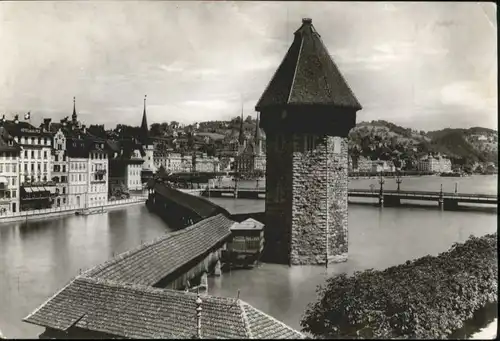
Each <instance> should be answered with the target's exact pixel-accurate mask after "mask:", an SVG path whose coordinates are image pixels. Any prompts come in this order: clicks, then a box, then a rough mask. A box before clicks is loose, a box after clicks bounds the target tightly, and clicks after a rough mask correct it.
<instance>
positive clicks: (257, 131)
mask: <svg viewBox="0 0 500 341" xmlns="http://www.w3.org/2000/svg"><path fill="white" fill-rule="evenodd" d="M259 140H260V126H259V113H257V121H256V122H255V142H257V141H259Z"/></svg>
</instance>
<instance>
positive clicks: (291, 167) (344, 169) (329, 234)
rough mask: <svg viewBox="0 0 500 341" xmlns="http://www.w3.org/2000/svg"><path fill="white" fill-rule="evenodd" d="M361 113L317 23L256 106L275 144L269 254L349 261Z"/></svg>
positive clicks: (291, 260)
mask: <svg viewBox="0 0 500 341" xmlns="http://www.w3.org/2000/svg"><path fill="white" fill-rule="evenodd" d="M358 110H361V105H360V103H359V102H358V100H357V99H356V97H355V96H354V94H353V92H352V91H351V89H350V88H349V86H348V85H347V82H346V80H345V79H344V77H343V76H342V75H341V73H340V71H339V70H338V68H337V66H336V65H335V63H334V62H333V60H332V58H331V57H330V55H329V53H328V51H327V49H326V47H325V45H324V44H323V42H322V40H321V37H320V35H319V34H318V32H316V30H315V29H314V26H313V25H312V20H311V19H303V20H302V26H301V27H300V28H299V29H298V30H297V31H296V32H295V38H294V40H293V43H292V45H291V46H290V48H289V50H288V52H287V54H286V55H285V58H284V59H283V61H282V62H281V65H280V66H279V67H278V70H277V71H276V73H275V74H274V76H273V78H272V80H271V82H270V83H269V85H268V86H267V88H266V90H265V91H264V93H263V94H262V97H261V98H260V100H259V102H258V103H257V105H256V111H258V112H260V117H261V120H260V125H261V127H262V129H264V131H265V133H266V136H267V140H266V143H267V144H266V149H267V160H266V162H267V167H266V225H267V228H266V236H265V238H266V249H267V251H268V252H270V253H271V254H272V255H270V254H269V253H268V256H269V255H270V257H273V258H274V260H275V261H278V262H280V263H285V264H291V265H301V264H303V265H305V264H328V263H333V262H341V261H345V260H347V249H348V226H347V225H348V220H347V219H348V214H347V183H348V162H347V159H348V155H347V136H348V134H349V131H350V130H351V129H352V128H353V127H354V126H355V124H356V112H357V111H358Z"/></svg>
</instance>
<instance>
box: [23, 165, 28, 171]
mask: <svg viewBox="0 0 500 341" xmlns="http://www.w3.org/2000/svg"><path fill="white" fill-rule="evenodd" d="M24 171H25V172H27V171H28V164H27V163H25V164H24Z"/></svg>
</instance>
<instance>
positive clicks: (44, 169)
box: [43, 163, 47, 172]
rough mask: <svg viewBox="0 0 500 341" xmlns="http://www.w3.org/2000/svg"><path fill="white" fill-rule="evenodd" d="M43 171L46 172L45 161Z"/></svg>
mask: <svg viewBox="0 0 500 341" xmlns="http://www.w3.org/2000/svg"><path fill="white" fill-rule="evenodd" d="M43 171H44V172H46V171H47V164H46V163H44V164H43Z"/></svg>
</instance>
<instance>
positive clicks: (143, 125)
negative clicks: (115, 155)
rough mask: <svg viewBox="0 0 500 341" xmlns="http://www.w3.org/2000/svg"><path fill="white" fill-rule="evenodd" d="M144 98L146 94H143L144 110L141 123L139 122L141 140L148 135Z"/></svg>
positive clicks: (144, 139)
mask: <svg viewBox="0 0 500 341" xmlns="http://www.w3.org/2000/svg"><path fill="white" fill-rule="evenodd" d="M146 98H147V95H144V110H143V113H142V123H141V130H140V131H141V139H142V140H143V142H145V141H146V139H147V138H148V137H149V129H148V119H147V117H146Z"/></svg>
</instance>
